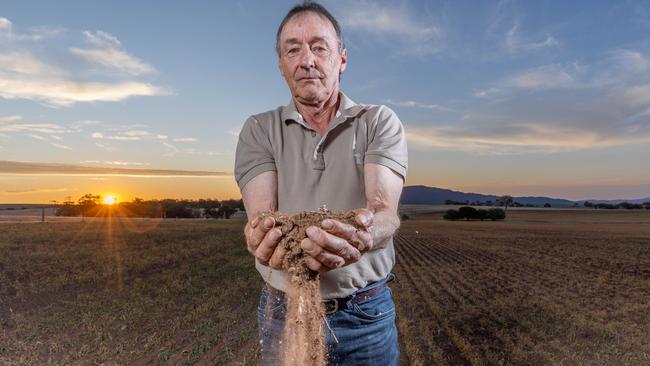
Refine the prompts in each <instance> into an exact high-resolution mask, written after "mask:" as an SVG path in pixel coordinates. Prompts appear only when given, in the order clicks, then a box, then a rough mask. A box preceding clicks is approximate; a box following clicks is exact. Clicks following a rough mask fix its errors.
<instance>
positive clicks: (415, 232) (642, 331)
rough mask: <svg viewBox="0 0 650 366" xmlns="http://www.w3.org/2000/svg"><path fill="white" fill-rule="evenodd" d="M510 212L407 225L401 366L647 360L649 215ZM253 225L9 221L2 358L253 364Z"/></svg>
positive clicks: (1, 279)
mask: <svg viewBox="0 0 650 366" xmlns="http://www.w3.org/2000/svg"><path fill="white" fill-rule="evenodd" d="M508 211H509V212H508V214H509V216H508V219H507V220H506V221H504V222H447V221H443V220H441V219H440V214H422V215H417V216H415V217H414V218H412V219H409V220H406V221H404V222H403V224H402V228H401V229H400V233H399V235H398V238H397V242H396V246H397V261H398V265H397V266H396V268H395V273H396V274H397V276H398V281H397V282H395V283H394V284H393V286H392V287H393V292H394V294H395V298H396V302H397V307H398V328H399V331H400V341H401V350H402V364H403V365H409V364H412V365H433V364H441V365H444V364H448V365H464V364H474V365H482V364H490V365H501V364H514V365H543V364H565V365H574V364H588V365H613V364H614V365H618V364H629V365H645V364H650V338H649V337H648V334H650V319H649V317H648V314H650V303H649V298H650V296H648V294H649V293H650V213H648V212H647V211H646V212H638V211H637V212H628V211H607V212H606V211H587V210H578V211H569V210H538V211H530V210H528V211H524V210H522V211H516V210H512V211H511V210H508ZM242 227H243V222H242V221H235V220H231V221H229V220H218V221H217V220H188V221H183V220H166V221H160V220H126V219H117V218H115V219H106V220H95V221H92V220H87V221H86V222H68V223H63V222H61V223H45V224H42V223H31V224H13V223H6V224H1V225H0V254H1V255H0V328H1V329H2V332H1V333H0V364H8V365H14V364H23V365H48V364H59V365H70V364H84V365H86V364H105V365H123V364H165V365H166V364H169V365H177V364H180V365H184V364H192V365H193V364H199V365H252V364H257V362H258V353H259V346H258V342H257V338H256V332H257V327H256V323H255V314H256V311H255V309H256V306H257V297H258V295H259V290H260V288H261V286H262V280H261V279H260V278H259V276H258V275H257V272H256V271H255V270H254V268H253V265H252V259H251V257H250V256H249V254H248V253H247V252H246V250H245V249H244V245H243V237H242V233H241V230H242Z"/></svg>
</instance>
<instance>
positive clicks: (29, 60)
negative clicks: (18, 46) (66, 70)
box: [0, 52, 63, 76]
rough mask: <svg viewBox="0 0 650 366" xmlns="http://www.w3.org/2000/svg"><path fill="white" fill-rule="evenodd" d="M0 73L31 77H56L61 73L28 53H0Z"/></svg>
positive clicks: (61, 72)
mask: <svg viewBox="0 0 650 366" xmlns="http://www.w3.org/2000/svg"><path fill="white" fill-rule="evenodd" d="M0 72H4V73H15V74H23V75H33V76H57V75H61V74H63V71H62V70H60V69H58V68H56V67H53V66H50V65H48V64H46V63H44V62H42V61H40V60H39V59H37V58H35V57H34V56H32V55H30V54H29V53H25V52H11V53H0Z"/></svg>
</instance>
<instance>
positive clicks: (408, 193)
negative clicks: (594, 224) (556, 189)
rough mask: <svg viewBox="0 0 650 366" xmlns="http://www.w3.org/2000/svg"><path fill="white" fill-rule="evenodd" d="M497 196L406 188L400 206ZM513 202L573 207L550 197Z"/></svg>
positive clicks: (486, 199) (436, 189) (480, 199)
mask: <svg viewBox="0 0 650 366" xmlns="http://www.w3.org/2000/svg"><path fill="white" fill-rule="evenodd" d="M497 197H498V196H496V195H489V194H481V193H465V192H459V191H453V190H450V189H443V188H436V187H427V186H406V187H404V191H403V192H402V197H401V199H400V203H402V204H421V205H442V204H444V203H445V201H447V200H450V201H456V202H465V201H468V202H476V201H481V202H486V201H492V202H494V201H496V199H497ZM513 201H514V202H518V203H521V204H523V205H526V204H531V205H535V206H543V205H544V204H545V203H548V204H550V205H552V206H554V207H557V206H560V207H567V206H573V205H574V204H575V202H574V201H570V200H566V199H561V198H550V197H530V196H524V197H513Z"/></svg>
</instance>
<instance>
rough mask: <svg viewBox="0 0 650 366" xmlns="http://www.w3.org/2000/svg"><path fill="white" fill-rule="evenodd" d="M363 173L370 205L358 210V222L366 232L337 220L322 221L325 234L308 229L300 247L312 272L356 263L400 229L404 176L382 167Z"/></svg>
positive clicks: (367, 167) (371, 166) (369, 166)
mask: <svg viewBox="0 0 650 366" xmlns="http://www.w3.org/2000/svg"><path fill="white" fill-rule="evenodd" d="M363 172H364V179H365V189H366V202H367V205H366V208H362V209H358V210H356V217H355V219H356V221H357V223H359V224H361V225H362V226H365V227H366V229H365V230H357V229H356V228H355V227H354V226H352V225H348V224H344V223H342V222H339V221H336V220H323V222H322V224H321V227H322V228H323V229H325V230H322V229H320V228H316V227H313V226H312V227H310V228H308V229H307V235H308V238H306V239H304V240H303V242H302V243H301V246H302V248H303V250H304V251H305V252H306V253H307V254H308V255H309V256H307V257H306V258H305V261H306V263H307V266H308V267H309V268H311V269H312V270H314V271H318V272H326V271H329V270H331V269H334V268H338V267H341V266H344V265H348V264H350V263H354V262H356V261H358V260H359V258H361V255H362V253H363V252H367V251H370V250H373V249H376V248H381V247H383V246H384V244H385V243H387V242H388V239H389V238H390V237H392V236H393V235H394V234H395V231H396V230H397V229H398V228H399V225H400V221H399V216H398V214H397V207H398V204H399V197H400V194H401V193H402V186H403V185H404V180H403V178H402V176H401V175H399V174H397V173H395V172H394V171H393V170H391V169H390V168H388V167H386V166H384V165H380V164H365V165H364V170H363ZM353 243H354V244H353Z"/></svg>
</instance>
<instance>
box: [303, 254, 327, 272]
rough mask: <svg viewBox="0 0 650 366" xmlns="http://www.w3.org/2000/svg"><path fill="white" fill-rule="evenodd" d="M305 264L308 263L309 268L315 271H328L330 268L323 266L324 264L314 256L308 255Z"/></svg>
mask: <svg viewBox="0 0 650 366" xmlns="http://www.w3.org/2000/svg"><path fill="white" fill-rule="evenodd" d="M305 264H306V265H307V268H309V269H311V270H312V271H314V272H319V273H320V272H326V271H327V270H328V268H327V267H325V266H323V264H322V263H321V262H319V261H317V260H315V259H314V258H312V257H310V256H307V257H305Z"/></svg>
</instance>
